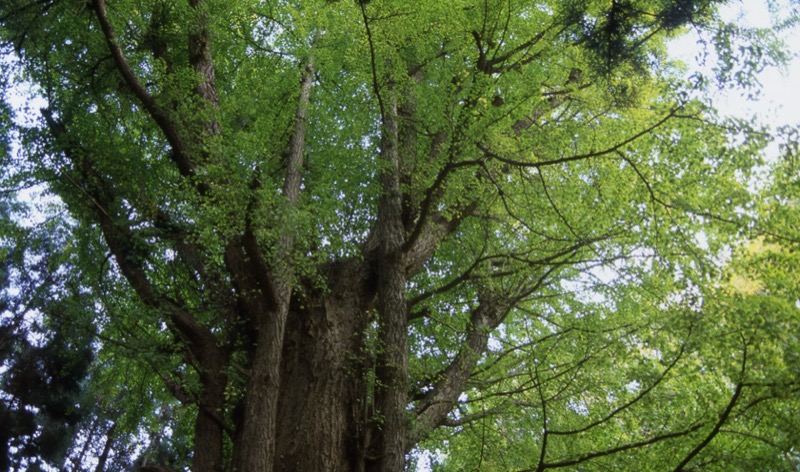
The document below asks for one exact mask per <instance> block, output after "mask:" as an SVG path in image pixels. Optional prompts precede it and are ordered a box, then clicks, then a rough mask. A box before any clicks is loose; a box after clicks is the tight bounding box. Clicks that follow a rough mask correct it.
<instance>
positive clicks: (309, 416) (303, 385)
mask: <svg viewBox="0 0 800 472" xmlns="http://www.w3.org/2000/svg"><path fill="white" fill-rule="evenodd" d="M359 299H360V297H359V296H358V295H357V294H355V293H353V291H351V290H345V291H336V292H334V293H331V294H326V295H325V296H324V297H322V298H321V299H314V300H306V301H305V302H304V303H305V305H303V306H302V307H299V306H298V307H296V308H298V310H297V311H293V312H292V314H291V316H290V319H289V324H288V326H287V336H286V339H285V345H284V358H283V374H282V379H283V381H282V384H281V394H280V400H279V403H278V412H279V413H278V414H279V417H278V425H277V455H276V463H275V467H274V470H276V471H287V472H290V471H297V470H303V471H354V470H361V469H362V468H363V460H364V456H365V455H366V451H365V438H364V435H365V432H366V429H365V420H366V418H364V416H365V415H366V414H367V411H368V408H369V405H368V404H367V402H368V399H367V398H366V396H365V388H364V385H365V383H364V380H365V379H364V371H363V366H364V364H365V362H364V361H365V360H366V359H365V356H367V357H368V356H369V353H365V352H362V349H361V342H362V338H363V333H364V330H365V329H366V327H367V313H366V310H364V307H363V305H362V304H361V303H359Z"/></svg>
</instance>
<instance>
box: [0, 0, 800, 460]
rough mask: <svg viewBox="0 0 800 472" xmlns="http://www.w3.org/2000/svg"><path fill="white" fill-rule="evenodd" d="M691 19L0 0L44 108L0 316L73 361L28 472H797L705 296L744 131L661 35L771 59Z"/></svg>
mask: <svg viewBox="0 0 800 472" xmlns="http://www.w3.org/2000/svg"><path fill="white" fill-rule="evenodd" d="M716 4H717V2H713V1H709V0H702V1H686V0H680V1H677V0H676V1H654V0H652V1H648V0H614V1H611V2H608V1H588V0H577V1H568V2H554V1H552V2H550V1H548V2H528V1H517V2H500V1H494V0H485V1H482V2H471V1H461V0H459V1H451V2H435V1H424V2H415V3H414V4H407V3H405V2H396V1H391V0H374V1H358V2H346V1H338V2H291V1H285V2H274V3H272V2H261V1H244V0H237V1H226V2H220V1H215V0H208V1H203V0H189V1H188V2H171V1H164V0H115V1H113V2H106V1H105V0H92V1H84V2H69V1H64V0H47V1H34V0H9V1H6V2H3V5H2V7H0V34H1V35H2V38H3V40H4V42H5V43H4V44H5V45H6V47H7V48H10V51H13V57H12V55H8V56H7V57H8V60H9V61H11V62H14V66H13V67H12V68H10V70H12V71H13V72H14V73H16V74H19V75H20V76H21V77H22V78H23V79H24V81H26V83H28V84H32V86H34V87H36V89H35V90H36V91H37V93H38V94H40V95H41V97H43V99H44V100H45V101H46V106H45V107H43V108H42V109H41V113H40V114H39V115H38V117H35V118H32V119H31V120H30V121H29V122H28V123H27V124H19V125H18V126H17V132H18V133H19V137H20V142H21V143H22V150H21V151H20V153H19V154H18V155H17V156H13V155H8V156H7V157H6V158H5V159H6V161H7V162H6V167H7V168H8V169H12V171H11V172H9V173H8V175H7V176H6V177H5V178H4V180H3V186H4V189H6V190H5V191H7V192H8V191H10V190H13V189H17V188H21V187H25V186H32V185H38V186H39V188H40V189H42V191H43V192H45V194H52V195H56V196H58V198H59V200H58V202H62V203H58V202H56V203H54V204H53V205H54V208H51V209H50V210H49V211H47V212H46V215H47V218H46V222H45V223H42V224H40V225H37V224H29V225H27V226H26V225H25V224H23V223H20V222H19V221H20V220H19V217H17V219H16V220H15V221H17V223H11V222H9V223H8V224H7V225H6V226H5V227H4V228H6V231H5V234H7V236H6V239H4V240H3V245H4V247H8V248H11V247H15V248H16V249H15V250H14V251H16V252H14V251H11V250H10V249H8V250H7V254H13V257H11V256H9V257H8V258H7V260H8V262H7V267H8V270H7V272H8V274H9V278H8V280H9V282H8V284H7V285H6V287H7V288H6V296H7V297H8V298H9V300H11V302H10V303H11V305H10V306H11V309H10V310H7V311H8V313H10V314H9V315H7V317H6V319H7V320H23V321H24V320H26V319H31V317H33V318H34V319H37V320H44V321H42V322H40V323H39V324H38V325H37V326H40V327H41V329H43V332H44V333H46V334H45V335H46V336H53V337H52V341H50V342H49V343H47V344H45V345H43V346H48V347H42V349H50V347H49V346H51V345H52V346H53V349H55V347H56V346H62V345H76V344H74V343H81V345H83V346H89V347H91V349H90V350H88V351H85V350H83V351H80V352H84V353H85V356H84V357H81V358H80V359H84V360H85V363H84V364H81V363H77V364H75V365H76V370H75V372H72V371H70V373H69V375H67V376H66V377H67V378H75V377H77V378H81V379H83V380H82V381H81V382H79V386H80V387H81V389H80V390H79V392H77V391H76V394H78V393H80V394H81V395H83V396H84V397H83V398H88V399H89V400H88V401H85V402H83V403H81V404H82V405H85V406H83V407H82V409H81V418H83V419H82V421H78V419H77V417H76V420H75V421H74V422H73V423H71V425H72V426H73V427H75V428H78V429H79V430H80V433H75V434H74V435H73V436H72V437H71V439H72V441H73V443H72V447H71V448H70V447H67V448H66V449H65V450H64V452H63V454H62V455H61V456H60V457H58V458H48V459H47V460H46V462H48V463H49V464H50V465H55V466H60V465H63V467H69V468H74V469H77V470H80V469H81V468H82V467H87V466H86V464H84V462H85V461H84V459H85V458H87V457H89V456H93V457H96V458H98V461H97V462H99V465H96V469H97V470H103V468H105V467H109V468H114V467H119V468H122V467H129V466H130V465H131V464H130V463H131V462H135V466H136V467H138V468H139V469H141V470H165V468H168V467H169V468H183V467H187V466H191V469H192V470H193V471H197V472H204V471H219V470H236V471H263V470H364V471H396V470H401V469H403V467H404V466H405V465H408V466H409V467H411V466H412V462H413V461H414V460H415V458H419V457H421V456H422V455H424V454H423V452H422V451H429V452H430V451H436V450H439V451H442V456H441V457H440V458H439V459H437V461H438V462H440V463H441V464H439V465H438V466H440V467H442V468H444V469H447V470H449V469H454V470H455V469H458V470H461V469H462V468H464V467H474V468H485V469H487V470H492V469H498V470H514V469H519V470H544V469H548V468H569V467H572V466H578V467H583V468H591V467H597V468H600V469H603V468H605V469H608V468H628V469H637V470H643V468H646V467H650V468H653V469H658V470H662V469H665V468H672V469H674V470H688V469H689V468H699V467H701V466H707V467H711V468H719V469H720V470H723V469H724V470H731V469H732V468H734V469H740V470H750V469H751V467H752V464H753V461H758V463H760V464H761V463H769V464H771V467H774V468H775V469H776V470H777V469H783V470H788V469H790V468H791V467H794V464H796V461H797V437H798V436H797V431H796V427H794V426H790V423H789V419H790V418H791V415H792V414H794V413H796V412H797V406H798V405H797V400H798V396H797V393H798V390H797V389H798V386H800V384H799V383H798V380H799V379H798V378H797V375H796V373H795V374H794V375H783V376H782V377H781V378H780V380H765V381H763V382H761V381H756V380H755V379H757V378H759V376H761V375H762V374H763V373H764V372H765V371H768V370H770V369H772V368H773V367H775V366H774V364H773V361H774V356H776V355H778V354H779V353H781V352H783V347H782V346H780V345H771V346H770V350H768V349H766V348H765V347H764V346H763V345H761V344H759V342H758V340H761V339H764V336H765V335H764V333H765V331H762V330H761V327H760V326H752V327H750V325H751V324H752V322H753V320H754V319H755V318H756V317H757V310H750V309H748V308H747V306H743V307H741V309H739V308H738V305H737V308H736V309H737V310H739V311H737V312H736V316H733V314H731V315H730V316H729V317H728V318H730V320H731V321H730V322H729V323H718V322H717V321H718V320H719V319H721V317H722V314H730V313H732V311H731V310H732V308H731V307H730V306H728V305H726V304H725V303H722V302H719V303H712V302H711V301H712V300H716V299H717V298H718V297H719V296H721V295H720V293H722V292H720V290H721V288H720V286H719V285H718V284H717V282H716V281H719V280H720V278H719V277H720V273H721V272H720V269H719V264H718V256H719V254H720V253H721V252H723V251H724V250H725V248H726V247H728V246H729V244H731V243H732V242H734V241H737V240H739V239H741V238H743V237H745V236H748V237H750V236H752V235H753V233H754V232H755V229H756V228H757V223H756V222H755V219H756V218H757V216H758V215H757V214H756V212H754V211H753V208H754V201H755V200H754V197H753V195H752V193H751V191H750V190H748V179H749V178H750V176H751V175H752V172H753V169H754V168H755V167H756V166H757V165H758V164H759V157H758V156H759V155H760V151H761V149H762V148H763V147H764V146H765V144H766V143H767V141H768V138H769V136H768V135H767V134H766V133H765V132H763V130H760V129H757V128H756V127H755V126H754V125H752V124H750V123H746V122H738V121H733V120H726V119H724V118H721V117H718V116H716V115H715V113H714V112H713V110H712V109H710V108H709V107H707V106H706V105H704V104H703V103H702V101H700V100H698V99H693V98H692V96H693V94H692V86H690V85H689V84H687V83H684V82H682V81H681V80H680V79H679V74H678V71H677V70H676V69H675V67H674V66H673V65H672V64H671V63H670V62H669V60H668V58H667V57H666V53H665V41H666V40H667V39H668V38H669V37H671V36H673V35H675V34H678V33H679V32H680V31H681V29H682V28H683V27H684V26H686V25H690V26H691V27H693V28H696V29H698V30H701V31H706V32H708V34H709V35H711V37H712V38H713V39H714V40H715V43H716V45H717V46H718V48H719V50H720V52H721V54H722V57H723V59H724V60H723V61H721V67H720V68H719V70H718V72H719V77H720V78H722V79H725V78H726V77H732V78H734V79H735V80H738V81H739V82H740V83H743V84H744V83H746V82H747V79H748V78H749V77H751V76H752V74H753V73H754V71H756V70H757V69H758V68H759V67H762V66H763V65H764V64H767V63H770V62H774V61H778V60H780V59H781V57H782V53H781V51H780V50H779V49H778V48H776V46H775V42H774V41H773V39H771V38H772V37H771V36H770V33H769V32H766V31H758V32H753V31H742V30H737V29H734V28H731V27H730V26H728V25H725V24H724V23H722V22H721V20H719V18H718V17H717V15H716V10H715V9H716ZM737 41H738V42H737ZM740 46H741V47H740ZM14 58H16V59H14ZM705 83H706V82H705V81H704V80H702V79H698V80H697V82H696V84H695V86H696V87H700V86H703V85H704V84H705ZM48 228H49V230H48ZM55 230H58V231H57V234H58V237H57V238H50V239H47V238H46V237H45V235H46V234H48V231H50V232H54V231H55ZM37 241H42V242H38V243H37ZM43 241H51V242H55V244H49V245H48V244H45V243H44V242H43ZM17 242H18V243H17ZM34 263H40V264H41V265H42V267H41V268H40V269H39V270H37V271H34V270H32V269H31V267H32V266H33V264H34ZM24 281H28V284H29V286H30V287H31V290H27V291H25V292H16V293H15V291H14V290H11V287H13V286H14V284H15V283H17V284H18V283H20V282H24ZM40 287H43V288H45V289H46V290H40V291H39V292H38V294H39V295H38V296H37V297H34V298H32V299H34V300H36V301H37V303H34V304H30V303H27V302H26V301H25V300H27V299H28V298H29V296H32V295H33V294H34V291H35V290H34V289H36V290H38V289H39V288H40ZM748 306H749V305H748ZM781 307H782V308H781V310H783V311H780V312H776V313H777V314H776V315H775V316H779V317H784V318H782V319H784V321H785V322H789V321H786V320H790V319H791V317H792V316H796V311H797V308H796V306H793V305H792V304H791V303H784V304H782V305H781ZM766 308H767V309H770V310H772V309H773V307H771V306H769V307H766ZM726 316H727V315H726ZM26 317H27V318H26ZM786 317H788V318H786ZM728 318H726V319H728ZM4 323H5V324H4V325H3V326H8V327H9V328H4V329H7V330H8V332H13V333H15V336H17V339H20V340H23V339H29V338H30V325H26V324H25V323H23V322H19V323H17V324H15V325H12V322H11V321H9V322H5V321H4ZM789 323H790V322H789ZM790 325H791V326H795V325H794V324H791V323H790ZM26 326H28V328H26ZM745 326H747V327H748V328H747V329H750V330H751V331H753V332H752V333H750V332H749V331H748V332H745V331H746V330H745ZM47 333H49V334H47ZM754 333H755V334H754ZM59 336H61V337H59ZM48 339H49V338H48ZM61 340H63V341H61ZM21 342H22V341H20V343H21ZM65 343H66V344H65ZM70 343H73V344H70ZM20 345H21V344H20ZM33 347H35V346H33ZM767 351H769V353H770V354H769V355H767ZM16 352H21V351H19V349H17V351H16ZM4 356H5V357H6V360H5V362H6V364H7V365H8V366H11V367H14V366H20V365H21V362H23V361H20V360H14V359H17V358H13V357H9V356H7V355H6V354H4ZM770 356H772V357H770ZM68 357H69V360H70V362H73V363H76V362H77V360H76V359H77V358H73V357H70V356H68ZM70 365H72V364H70ZM77 367H81V369H78V368H77ZM8 372H15V371H14V370H13V369H11V370H9V371H8ZM15 378H16V377H15V376H14V374H9V373H6V374H4V380H3V384H2V385H3V390H4V392H6V393H5V396H4V397H3V398H4V400H5V401H6V402H7V404H9V405H12V404H14V405H22V406H25V408H27V410H25V411H29V412H37V411H40V410H39V408H40V405H42V404H43V403H42V402H43V401H44V400H42V401H40V402H39V403H36V402H34V401H33V400H30V399H27V398H26V397H25V395H22V394H20V393H19V392H16V391H13V389H10V388H9V385H11V384H13V380H14V379H15ZM70 391H72V390H70ZM50 393H53V395H54V396H55V397H59V396H60V397H61V398H62V399H63V398H66V397H65V396H64V395H66V394H64V395H62V394H60V393H58V392H50ZM45 396H49V395H45ZM72 404H75V403H74V401H73V403H72ZM4 411H7V410H4ZM44 430H45V429H44V427H41V426H40V427H37V428H34V429H32V430H29V431H28V432H27V433H25V434H22V433H21V434H19V435H18V437H17V438H16V439H14V440H15V441H19V442H21V443H25V442H26V441H27V443H35V441H38V440H39V439H40V438H41V436H42V434H44V433H43V432H44ZM776 431H780V432H782V435H779V434H775V433H776ZM62 434H68V433H66V432H65V433H62ZM97 438H104V440H100V439H97ZM10 440H11V439H8V440H7V441H6V444H9V443H8V441H10ZM92 444H95V445H96V444H101V445H102V447H95V449H92V447H91V446H90V445H92ZM126 448H127V449H128V450H129V451H130V452H128V453H125V452H124V451H125V450H126ZM134 449H138V450H143V451H144V452H143V453H141V454H138V456H136V455H135V454H134V452H133V450H134ZM9 451H10V449H9ZM16 454H17V455H16V456H14V454H12V453H11V452H9V457H11V458H10V459H9V463H12V462H14V463H16V464H17V466H20V465H24V464H26V462H25V460H31V459H24V458H21V457H20V456H19V454H20V453H19V452H17V453H16ZM12 456H13V457H12ZM126 461H127V462H126ZM87 464H88V462H87Z"/></svg>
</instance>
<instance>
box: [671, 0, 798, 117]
mask: <svg viewBox="0 0 800 472" xmlns="http://www.w3.org/2000/svg"><path fill="white" fill-rule="evenodd" d="M790 3H791V0H783V1H779V2H777V4H779V5H781V6H782V7H783V8H787V7H788V6H789V4H790ZM721 14H722V15H723V18H725V19H729V20H734V21H736V22H737V23H738V24H740V25H744V26H749V27H756V28H769V27H770V26H771V24H772V20H771V18H770V13H769V11H768V9H767V5H766V2H764V1H758V2H754V1H746V0H741V1H734V2H730V3H729V4H728V5H726V6H724V7H723V8H722V11H721ZM781 38H782V39H783V40H784V42H785V43H786V46H787V49H788V52H789V54H790V55H792V56H793V57H792V60H790V62H789V64H787V65H786V67H781V68H777V67H769V68H767V69H765V70H764V71H762V73H761V74H760V75H759V80H760V82H761V84H762V87H763V88H762V90H761V94H760V97H759V99H758V100H757V101H752V100H749V99H747V97H746V96H745V94H743V93H742V92H741V91H738V90H728V91H723V92H717V93H714V94H713V95H712V100H713V101H714V105H715V107H716V108H717V109H718V110H719V111H720V112H722V113H724V114H726V115H731V116H735V117H738V118H745V119H749V118H751V117H752V116H754V115H756V116H757V117H758V118H760V119H761V120H763V121H765V122H766V123H768V124H770V125H773V126H776V127H777V126H780V125H795V126H796V125H800V87H798V84H800V58H798V55H800V27H795V28H793V29H791V30H789V31H786V32H785V33H784V34H782V35H781ZM696 42H697V37H696V36H694V35H688V36H686V37H683V38H680V39H679V40H678V41H675V42H674V43H673V44H672V47H671V49H670V53H671V54H673V55H674V56H675V57H678V58H680V59H682V60H683V61H684V62H686V63H687V65H688V66H689V69H690V70H695V69H697V68H700V69H702V68H703V67H702V66H700V65H698V63H697V61H696V60H695V59H696V57H697V56H698V55H699V54H701V50H700V48H699V47H698V46H697V45H696Z"/></svg>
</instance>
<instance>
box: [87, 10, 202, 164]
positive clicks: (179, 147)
mask: <svg viewBox="0 0 800 472" xmlns="http://www.w3.org/2000/svg"><path fill="white" fill-rule="evenodd" d="M92 9H94V11H95V13H96V14H97V19H98V21H99V22H100V29H101V30H102V31H103V36H105V39H106V44H107V45H108V49H109V50H110V51H111V56H112V57H113V59H114V64H115V65H116V66H117V70H118V71H119V73H120V75H121V76H122V79H123V80H124V81H125V84H126V85H127V86H128V88H129V89H130V91H131V92H132V93H133V94H134V96H135V97H136V98H137V99H138V100H139V102H140V103H141V104H142V107H143V108H144V110H145V111H146V112H147V113H148V114H149V115H150V117H151V118H153V120H154V121H155V122H156V124H157V125H158V127H159V128H160V129H161V131H162V132H163V133H164V136H165V137H166V138H167V142H169V145H170V147H171V148H172V158H173V160H174V161H175V164H176V165H177V167H178V170H179V171H180V173H181V175H183V176H184V177H190V176H193V175H194V171H195V165H194V163H193V162H192V161H191V159H190V158H189V156H188V152H187V149H186V145H185V143H184V140H183V139H182V138H181V136H180V133H179V132H178V127H177V126H176V125H175V123H173V122H172V121H171V120H170V119H169V117H168V116H167V113H166V111H165V110H163V109H162V108H161V107H159V106H158V105H157V104H156V101H155V99H154V98H153V96H152V95H150V94H149V93H148V92H147V90H145V88H144V86H142V84H141V83H140V82H139V79H138V78H137V77H136V74H135V73H134V72H133V69H132V68H131V66H130V64H129V63H128V60H127V59H126V58H125V55H124V54H123V52H122V49H121V48H120V45H119V42H118V39H117V35H116V33H115V32H114V28H113V27H112V26H111V22H110V21H109V19H108V14H107V12H106V5H105V1H104V0H93V1H92Z"/></svg>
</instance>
